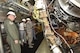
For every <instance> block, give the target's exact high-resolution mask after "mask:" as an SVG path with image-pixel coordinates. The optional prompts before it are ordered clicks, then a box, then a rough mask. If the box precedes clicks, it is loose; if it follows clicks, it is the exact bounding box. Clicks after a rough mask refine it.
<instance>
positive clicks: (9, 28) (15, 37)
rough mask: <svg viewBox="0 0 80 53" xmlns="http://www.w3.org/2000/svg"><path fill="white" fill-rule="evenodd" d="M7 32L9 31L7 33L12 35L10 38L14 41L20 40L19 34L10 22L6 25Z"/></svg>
mask: <svg viewBox="0 0 80 53" xmlns="http://www.w3.org/2000/svg"><path fill="white" fill-rule="evenodd" d="M6 30H7V33H8V34H9V35H10V37H11V38H12V39H13V40H18V39H19V38H18V32H17V31H16V30H17V29H16V30H15V27H14V25H12V24H10V23H9V22H7V24H6Z"/></svg>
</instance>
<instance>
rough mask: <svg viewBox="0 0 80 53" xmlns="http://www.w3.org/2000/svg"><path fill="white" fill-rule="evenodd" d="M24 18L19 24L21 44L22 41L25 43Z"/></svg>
mask: <svg viewBox="0 0 80 53" xmlns="http://www.w3.org/2000/svg"><path fill="white" fill-rule="evenodd" d="M25 22H26V20H25V19H22V22H21V23H20V24H19V30H20V39H21V43H22V45H23V43H26V31H25V28H24V27H25Z"/></svg>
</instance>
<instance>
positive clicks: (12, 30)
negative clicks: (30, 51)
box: [4, 11, 21, 53]
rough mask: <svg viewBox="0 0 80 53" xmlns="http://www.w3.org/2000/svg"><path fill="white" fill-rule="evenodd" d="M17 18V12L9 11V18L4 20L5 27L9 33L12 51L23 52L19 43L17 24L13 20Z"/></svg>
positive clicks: (15, 52) (8, 39)
mask: <svg viewBox="0 0 80 53" xmlns="http://www.w3.org/2000/svg"><path fill="white" fill-rule="evenodd" d="M15 18H16V15H15V13H14V12H12V11H9V12H8V13H7V18H6V19H5V20H4V28H5V31H6V33H7V42H8V44H9V45H10V48H11V53H21V48H20V44H19V32H18V29H17V26H16V25H15V23H14V22H13V21H14V20H15Z"/></svg>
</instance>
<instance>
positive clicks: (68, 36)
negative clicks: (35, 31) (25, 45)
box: [0, 0, 80, 53]
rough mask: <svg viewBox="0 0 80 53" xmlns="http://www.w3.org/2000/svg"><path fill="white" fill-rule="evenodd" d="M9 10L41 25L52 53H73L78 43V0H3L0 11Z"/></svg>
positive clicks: (79, 17) (79, 12) (79, 11)
mask: <svg viewBox="0 0 80 53" xmlns="http://www.w3.org/2000/svg"><path fill="white" fill-rule="evenodd" d="M30 1H34V4H32V3H33V2H32V3H31V2H30ZM9 10H13V11H15V12H16V13H20V14H21V15H26V16H32V17H33V18H34V19H36V20H38V21H39V22H40V23H42V24H43V25H44V27H43V28H44V30H43V32H44V37H45V38H46V41H47V44H48V46H49V47H50V50H51V51H52V53H75V51H74V49H73V48H74V46H73V45H75V46H76V45H77V44H78V43H79V41H80V24H79V23H80V1H79V0H19V1H18V0H3V1H2V2H1V3H0V11H4V12H7V11H9ZM77 53H78V52H77Z"/></svg>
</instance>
